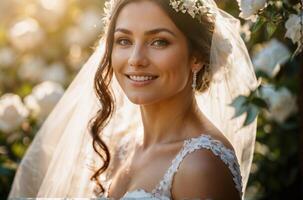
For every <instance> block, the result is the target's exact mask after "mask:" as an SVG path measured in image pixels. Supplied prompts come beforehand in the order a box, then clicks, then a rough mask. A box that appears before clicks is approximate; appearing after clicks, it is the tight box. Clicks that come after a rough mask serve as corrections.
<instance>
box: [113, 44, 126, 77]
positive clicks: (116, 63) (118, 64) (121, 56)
mask: <svg viewBox="0 0 303 200" xmlns="http://www.w3.org/2000/svg"><path fill="white" fill-rule="evenodd" d="M111 59H112V60H111V61H112V67H113V70H114V72H118V71H120V70H121V68H122V66H123V64H124V63H125V61H127V60H126V55H125V53H123V51H121V50H117V49H115V48H114V49H113V51H112V55H111Z"/></svg>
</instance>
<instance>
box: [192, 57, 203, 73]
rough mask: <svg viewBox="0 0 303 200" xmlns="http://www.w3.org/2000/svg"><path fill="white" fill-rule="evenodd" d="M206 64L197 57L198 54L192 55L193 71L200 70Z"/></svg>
mask: <svg viewBox="0 0 303 200" xmlns="http://www.w3.org/2000/svg"><path fill="white" fill-rule="evenodd" d="M203 66H204V62H202V60H201V58H197V57H196V56H192V59H191V65H190V67H191V71H192V72H194V71H200V70H201V69H202V67H203Z"/></svg>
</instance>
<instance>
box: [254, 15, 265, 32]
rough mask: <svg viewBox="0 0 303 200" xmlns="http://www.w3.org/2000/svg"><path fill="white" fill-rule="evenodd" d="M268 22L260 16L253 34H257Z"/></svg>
mask: <svg viewBox="0 0 303 200" xmlns="http://www.w3.org/2000/svg"><path fill="white" fill-rule="evenodd" d="M265 22H266V19H265V18H264V17H262V16H259V17H258V19H257V22H256V23H255V24H254V25H253V27H252V29H251V31H252V33H256V32H257V31H258V30H259V29H260V28H261V27H262V26H263V25H264V23H265Z"/></svg>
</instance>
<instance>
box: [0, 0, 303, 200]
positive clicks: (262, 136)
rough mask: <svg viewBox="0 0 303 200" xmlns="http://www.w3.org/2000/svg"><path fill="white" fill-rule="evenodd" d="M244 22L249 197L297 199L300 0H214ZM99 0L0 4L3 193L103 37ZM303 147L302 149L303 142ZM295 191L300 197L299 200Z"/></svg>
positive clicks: (239, 102)
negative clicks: (249, 65) (250, 139)
mask: <svg viewBox="0 0 303 200" xmlns="http://www.w3.org/2000/svg"><path fill="white" fill-rule="evenodd" d="M217 3H218V5H219V7H221V8H222V9H224V10H225V11H227V12H228V13H230V14H232V15H233V16H235V17H237V18H239V19H240V20H241V29H240V30H239V31H240V32H241V35H242V37H243V39H244V41H245V42H246V44H247V47H248V49H249V52H250V55H251V58H252V61H253V64H254V67H255V71H256V74H257V76H258V78H259V80H260V83H261V85H260V87H259V88H257V89H256V91H253V92H252V93H251V95H250V96H249V97H245V98H244V97H241V98H238V99H235V102H234V106H236V110H237V114H238V115H240V114H243V113H248V115H247V116H248V117H247V121H246V122H247V123H249V122H250V121H251V120H252V119H254V118H255V117H256V116H257V115H258V131H257V142H256V145H255V155H254V160H253V165H252V170H251V176H250V179H249V183H248V187H247V195H246V199H247V200H261V199H262V200H263V199H303V196H302V190H303V187H302V175H303V151H302V145H303V129H302V128H303V127H302V125H303V118H302V111H303V110H302V105H303V103H302V102H303V98H302V95H303V94H302V92H303V88H302V87H303V58H302V43H303V36H302V35H303V34H302V33H303V30H302V29H303V28H302V24H303V12H302V2H301V1H300V0H255V1H253V0H217ZM103 5H104V1H103V0H85V1H80V0H26V1H24V0H23V1H22V0H0V199H6V198H7V195H8V193H9V190H10V187H11V184H12V181H13V178H14V174H15V172H16V169H17V167H18V164H19V162H20V160H21V159H22V157H23V155H24V153H25V151H26V149H27V148H28V146H29V145H30V143H31V141H32V140H33V138H34V136H35V134H36V132H37V130H38V129H39V127H40V126H41V124H42V123H43V121H44V120H45V118H46V117H47V115H48V114H49V113H50V111H51V110H52V108H53V107H54V106H55V104H56V103H57V102H58V101H59V99H60V97H61V96H62V95H63V93H64V91H65V89H66V88H67V87H68V85H69V83H70V82H71V81H72V79H73V78H74V77H75V75H76V74H77V72H78V71H79V70H80V69H81V67H82V65H83V64H84V63H85V61H86V60H87V58H88V57H89V55H90V54H91V53H92V52H93V47H94V45H95V43H96V41H97V39H98V38H99V37H100V34H101V33H102V27H103V26H102V13H103ZM300 147H301V148H300ZM300 197H301V198H300Z"/></svg>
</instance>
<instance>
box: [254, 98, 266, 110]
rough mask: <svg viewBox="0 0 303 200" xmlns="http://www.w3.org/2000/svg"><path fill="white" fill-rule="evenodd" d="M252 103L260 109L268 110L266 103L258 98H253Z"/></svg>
mask: <svg viewBox="0 0 303 200" xmlns="http://www.w3.org/2000/svg"><path fill="white" fill-rule="evenodd" d="M252 103H253V104H254V105H256V106H258V107H260V108H268V104H267V102H266V101H265V100H264V99H262V98H259V97H255V98H253V100H252Z"/></svg>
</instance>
